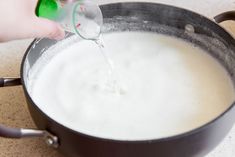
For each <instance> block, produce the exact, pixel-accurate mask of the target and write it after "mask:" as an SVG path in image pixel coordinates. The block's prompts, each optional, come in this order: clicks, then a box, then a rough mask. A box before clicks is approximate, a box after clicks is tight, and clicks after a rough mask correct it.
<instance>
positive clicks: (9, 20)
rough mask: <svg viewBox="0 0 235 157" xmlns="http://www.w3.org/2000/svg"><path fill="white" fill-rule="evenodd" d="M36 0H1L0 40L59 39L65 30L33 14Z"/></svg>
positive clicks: (62, 36)
mask: <svg viewBox="0 0 235 157" xmlns="http://www.w3.org/2000/svg"><path fill="white" fill-rule="evenodd" d="M37 3H38V0H2V1H1V2H0V42H5V41H10V40H16V39H26V38H36V37H47V38H50V39H56V40H60V39H63V38H64V35H65V32H64V30H63V29H62V28H61V26H60V25H59V24H58V23H56V22H53V21H50V20H47V19H44V18H39V17H37V16H36V14H35V9H36V6H37Z"/></svg>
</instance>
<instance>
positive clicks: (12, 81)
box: [0, 77, 59, 148]
mask: <svg viewBox="0 0 235 157" xmlns="http://www.w3.org/2000/svg"><path fill="white" fill-rule="evenodd" d="M18 85H21V79H20V78H13V77H11V78H10V77H8V78H6V77H5V78H0V87H9V86H18ZM0 137H5V138H26V137H43V138H44V139H45V141H46V143H47V145H48V146H52V147H54V148H57V147H58V146H59V144H58V143H59V142H58V138H57V137H56V136H54V135H52V134H50V133H49V132H47V131H46V130H36V129H23V128H11V127H7V126H4V125H1V124H0Z"/></svg>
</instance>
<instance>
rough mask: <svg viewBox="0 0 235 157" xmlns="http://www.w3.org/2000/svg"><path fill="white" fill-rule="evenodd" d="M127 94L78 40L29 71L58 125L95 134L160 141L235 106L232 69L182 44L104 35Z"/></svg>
mask: <svg viewBox="0 0 235 157" xmlns="http://www.w3.org/2000/svg"><path fill="white" fill-rule="evenodd" d="M103 38H104V42H105V46H106V47H105V48H106V51H107V52H108V53H109V56H110V58H111V59H112V60H113V63H114V65H115V70H116V71H117V72H118V74H119V75H117V77H118V78H117V80H118V81H119V84H121V85H122V87H124V88H125V93H124V94H117V93H114V92H111V91H109V90H107V84H108V83H109V74H108V73H109V65H108V64H107V63H106V61H105V60H104V57H103V56H102V54H101V52H100V50H99V48H98V46H97V45H96V44H95V43H94V42H92V41H85V40H84V41H80V42H77V43H75V44H72V45H71V46H69V47H67V48H66V49H63V50H61V52H59V53H58V54H56V55H55V56H54V57H53V58H52V59H51V60H50V62H48V63H47V64H46V65H45V66H43V67H42V66H41V65H42V64H43V63H42V62H43V60H41V61H40V60H39V61H38V62H37V63H36V65H35V68H36V67H37V66H38V67H39V66H40V68H41V71H39V72H35V73H34V72H33V70H32V73H31V76H30V80H31V87H30V88H31V94H32V97H33V100H34V102H35V103H36V104H37V105H38V107H39V108H40V109H41V110H42V111H43V112H45V113H46V114H47V115H48V116H50V117H51V118H53V119H55V120H56V121H57V122H59V123H61V124H63V125H65V126H67V127H69V128H71V129H73V130H76V131H80V132H82V133H86V134H89V135H93V136H98V137H102V138H111V139H118V140H143V139H156V138H162V137H167V136H172V135H176V134H179V133H183V132H186V131H190V130H192V129H194V128H197V127H199V126H202V125H203V124H205V123H207V122H209V121H211V120H212V119H214V118H215V117H217V116H218V115H219V114H221V113H222V112H223V111H225V110H226V109H227V108H228V107H229V106H230V105H231V103H232V102H233V101H234V89H233V86H232V82H231V79H230V77H229V76H228V74H227V72H226V71H225V70H224V69H223V67H222V66H221V65H220V64H219V63H218V62H217V61H216V60H215V59H213V58H212V57H211V56H209V55H208V54H207V53H205V52H204V51H203V50H201V49H200V48H198V47H195V46H193V45H191V44H189V43H187V42H185V41H183V40H180V39H176V38H173V37H168V36H164V35H159V34H154V33H143V32H122V33H110V34H106V35H104V36H103ZM47 53H48V54H50V50H48V52H47Z"/></svg>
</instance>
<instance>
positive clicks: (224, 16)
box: [214, 11, 235, 23]
mask: <svg viewBox="0 0 235 157" xmlns="http://www.w3.org/2000/svg"><path fill="white" fill-rule="evenodd" d="M214 20H215V22H217V23H221V22H223V21H227V20H233V21H235V11H227V12H224V13H221V14H219V15H217V16H215V17H214Z"/></svg>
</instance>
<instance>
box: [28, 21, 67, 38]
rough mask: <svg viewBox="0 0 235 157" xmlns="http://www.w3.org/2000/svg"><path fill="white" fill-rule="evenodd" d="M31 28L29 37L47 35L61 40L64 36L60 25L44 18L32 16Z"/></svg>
mask: <svg viewBox="0 0 235 157" xmlns="http://www.w3.org/2000/svg"><path fill="white" fill-rule="evenodd" d="M32 24H33V26H32V27H31V29H33V30H32V31H31V32H32V33H31V37H47V38H50V39H56V40H61V39H63V38H64V36H65V32H64V30H63V29H62V28H61V26H60V25H59V24H58V23H56V22H53V21H50V20H48V19H44V18H38V17H36V18H34V20H33V22H32Z"/></svg>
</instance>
